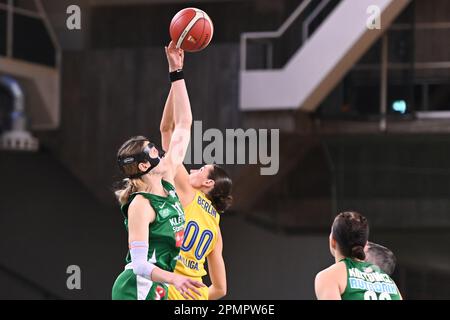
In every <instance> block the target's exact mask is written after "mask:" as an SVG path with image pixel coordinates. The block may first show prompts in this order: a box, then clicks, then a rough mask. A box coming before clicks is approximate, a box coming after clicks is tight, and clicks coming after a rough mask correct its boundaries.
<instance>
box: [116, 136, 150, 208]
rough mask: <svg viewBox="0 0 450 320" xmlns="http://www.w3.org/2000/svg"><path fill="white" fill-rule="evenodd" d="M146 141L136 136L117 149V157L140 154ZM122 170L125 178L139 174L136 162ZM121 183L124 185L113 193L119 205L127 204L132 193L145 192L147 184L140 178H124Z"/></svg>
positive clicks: (142, 137)
mask: <svg viewBox="0 0 450 320" xmlns="http://www.w3.org/2000/svg"><path fill="white" fill-rule="evenodd" d="M146 141H148V139H147V138H146V137H144V136H136V137H132V138H130V139H128V140H127V141H126V142H125V143H124V144H122V146H121V147H120V148H119V151H118V152H117V157H126V156H131V155H133V154H136V153H139V152H142V150H143V149H144V146H145V142H146ZM122 169H123V173H124V174H125V175H127V176H130V175H134V174H136V173H139V172H140V170H139V164H138V163H136V162H133V163H130V164H126V165H124V166H123V167H122ZM123 181H124V182H125V184H124V185H123V186H122V187H121V188H119V189H117V190H116V191H115V192H114V193H115V195H116V198H117V200H118V201H119V203H120V204H121V205H124V204H125V203H127V202H128V199H129V198H130V195H131V194H132V193H134V192H138V191H141V190H145V189H146V188H147V184H146V183H145V182H144V181H143V180H142V179H141V178H140V177H139V178H134V179H130V178H126V179H124V180H123Z"/></svg>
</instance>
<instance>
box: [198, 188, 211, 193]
mask: <svg viewBox="0 0 450 320" xmlns="http://www.w3.org/2000/svg"><path fill="white" fill-rule="evenodd" d="M199 190H200V191H201V192H203V193H204V194H208V193H209V192H210V191H211V190H212V188H211V187H201V188H200V189H199Z"/></svg>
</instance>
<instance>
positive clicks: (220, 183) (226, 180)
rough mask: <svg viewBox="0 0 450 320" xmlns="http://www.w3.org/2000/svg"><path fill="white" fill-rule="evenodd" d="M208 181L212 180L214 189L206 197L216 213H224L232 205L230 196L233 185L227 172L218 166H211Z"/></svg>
mask: <svg viewBox="0 0 450 320" xmlns="http://www.w3.org/2000/svg"><path fill="white" fill-rule="evenodd" d="M208 179H212V180H214V188H213V189H212V190H211V191H210V192H208V194H207V195H206V196H207V197H208V199H209V200H210V201H211V203H212V205H213V206H214V208H215V209H216V210H217V211H219V212H224V211H225V210H227V209H228V208H229V207H230V206H231V204H232V203H233V197H232V196H231V188H232V185H233V183H232V181H231V179H230V177H229V175H228V174H227V172H226V171H225V170H224V169H222V168H221V167H219V166H218V165H213V169H212V170H210V172H209V175H208Z"/></svg>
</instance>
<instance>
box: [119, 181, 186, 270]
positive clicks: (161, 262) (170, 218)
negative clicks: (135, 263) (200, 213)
mask: <svg viewBox="0 0 450 320" xmlns="http://www.w3.org/2000/svg"><path fill="white" fill-rule="evenodd" d="M161 182H162V185H163V187H164V189H165V190H166V191H167V192H168V193H169V195H168V196H167V197H162V196H158V195H155V194H151V193H146V192H136V193H133V194H132V195H131V196H130V198H129V200H128V202H127V203H126V204H124V205H123V206H122V207H121V210H122V213H123V215H124V217H125V227H126V228H127V230H128V207H129V206H130V203H131V201H133V199H134V198H135V197H136V195H138V194H140V195H142V196H143V197H145V198H146V199H148V201H149V202H150V205H151V206H152V208H153V209H154V210H155V213H156V217H155V220H154V221H153V222H152V223H151V224H150V225H149V239H148V244H149V247H148V260H149V261H150V262H151V263H153V264H155V265H156V266H158V267H160V268H161V269H163V270H166V271H170V272H172V271H173V270H174V269H175V265H176V263H177V260H178V257H179V253H180V248H181V245H182V243H183V238H184V219H185V218H184V211H183V209H182V206H181V203H180V200H179V199H178V196H177V194H176V193H175V188H174V187H173V186H172V185H171V184H170V183H169V182H167V181H164V180H162V181H161ZM126 262H127V263H130V262H131V256H130V252H129V251H128V254H127V257H126Z"/></svg>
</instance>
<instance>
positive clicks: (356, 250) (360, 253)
mask: <svg viewBox="0 0 450 320" xmlns="http://www.w3.org/2000/svg"><path fill="white" fill-rule="evenodd" d="M351 256H352V257H353V258H356V259H359V260H366V254H365V252H364V247H363V246H354V247H353V248H352V254H351Z"/></svg>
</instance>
